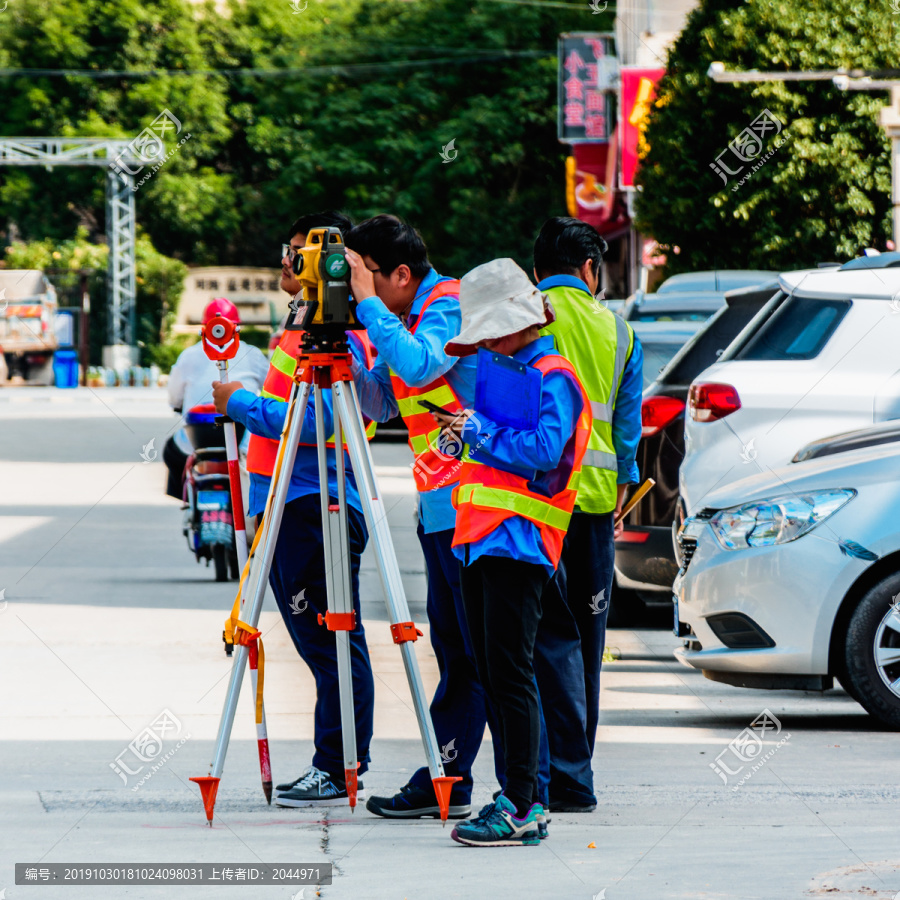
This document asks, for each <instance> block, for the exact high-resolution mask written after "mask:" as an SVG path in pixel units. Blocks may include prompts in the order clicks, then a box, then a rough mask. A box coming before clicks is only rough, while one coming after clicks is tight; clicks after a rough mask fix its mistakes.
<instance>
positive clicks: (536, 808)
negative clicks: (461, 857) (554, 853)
mask: <svg viewBox="0 0 900 900" xmlns="http://www.w3.org/2000/svg"><path fill="white" fill-rule="evenodd" d="M539 817H540V819H543V818H544V807H543V806H541V804H540V803H533V804H532V806H531V808H530V809H529V810H528V813H527V814H526V815H525V817H524V818H522V819H519V818H517V816H516V808H515V807H514V806H513V805H512V803H511V802H510V800H509V798H508V797H506V796H505V795H504V794H501V795H500V796H499V797H498V798H497V800H496V802H495V803H493V804H492V805H490V806H486V807H485V808H484V809H482V811H481V813H480V814H479V815H478V816H477V817H476V818H475V819H472V820H471V821H469V822H460V823H459V825H457V826H456V827H455V828H454V829H453V832H452V834H451V835H450V837H452V838H453V840H454V841H456V842H457V843H459V844H468V845H469V846H470V847H518V846H522V845H532V844H539V843H540V842H541V839H540V836H539V832H538V826H539V822H540V819H539Z"/></svg>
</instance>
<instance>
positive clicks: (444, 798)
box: [431, 775, 462, 825]
mask: <svg viewBox="0 0 900 900" xmlns="http://www.w3.org/2000/svg"><path fill="white" fill-rule="evenodd" d="M457 781H462V778H461V777H460V776H459V775H440V776H438V777H437V778H432V779H431V783H432V784H433V785H434V795H435V797H437V802H438V806H439V807H440V810H441V821H442V822H443V823H444V824H445V825H446V824H447V816H448V814H449V813H450V791H452V790H453V785H454V784H456V782H457Z"/></svg>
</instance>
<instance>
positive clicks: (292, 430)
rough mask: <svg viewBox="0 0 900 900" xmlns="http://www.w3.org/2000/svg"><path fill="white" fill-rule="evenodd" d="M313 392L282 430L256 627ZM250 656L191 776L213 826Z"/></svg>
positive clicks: (237, 661) (258, 576)
mask: <svg viewBox="0 0 900 900" xmlns="http://www.w3.org/2000/svg"><path fill="white" fill-rule="evenodd" d="M309 391H310V385H309V384H308V383H304V384H302V385H301V386H300V388H299V390H298V391H297V392H296V393H295V399H294V402H293V403H291V404H290V405H289V406H288V415H287V417H286V419H285V423H284V430H283V431H282V434H281V441H280V444H279V456H281V458H282V462H281V467H280V469H278V472H277V474H278V477H277V479H276V477H275V473H273V476H272V482H271V484H270V485H269V497H268V500H267V501H266V513H265V517H264V519H263V525H262V529H263V533H262V535H260V543H259V547H260V552H259V553H255V554H254V555H253V559H252V560H251V563H250V574H249V577H248V579H247V585H248V590H247V594H246V596H247V597H248V598H250V603H249V613H248V615H247V618H246V621H247V624H248V625H250V626H252V627H253V628H256V626H257V624H258V622H259V614H260V612H261V611H262V605H263V599H264V597H265V594H266V584H267V583H268V578H269V570H270V569H271V568H272V558H273V557H274V555H275V544H276V542H277V541H278V532H279V529H280V528H281V517H282V514H283V512H284V504H285V501H286V499H287V492H288V487H289V486H290V483H291V472H292V471H293V469H294V460H295V459H296V457H297V444H298V443H299V441H300V431H301V429H302V427H303V419H304V416H305V415H306V406H307V403H308V401H309ZM292 393H294V392H292ZM248 656H249V648H248V647H247V645H246V644H239V645H238V646H236V647H235V652H234V661H233V663H232V666H231V677H230V679H229V682H228V690H227V692H226V694H225V705H224V707H223V709H222V718H221V719H220V721H219V732H218V735H217V736H216V753H215V757H214V758H213V762H212V766H211V769H210V774H209V775H208V776H206V777H205V778H202V779H201V778H195V779H191V780H193V781H196V782H197V783H198V784H199V785H200V790H201V793H202V794H203V798H204V805H205V806H206V817H207V820H208V822H209V824H210V825H212V812H213V806H214V804H215V797H216V791H217V790H218V783H219V779H220V778H221V776H222V770H223V769H224V767H225V754H226V753H227V752H228V741H229V740H230V738H231V729H232V727H233V726H234V714H235V711H236V709H237V702H238V697H239V696H240V692H241V681H242V680H243V677H244V670H245V669H246V667H247V659H248Z"/></svg>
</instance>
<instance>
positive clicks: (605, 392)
mask: <svg viewBox="0 0 900 900" xmlns="http://www.w3.org/2000/svg"><path fill="white" fill-rule="evenodd" d="M605 251H606V241H604V240H603V238H602V237H601V236H600V235H599V234H598V233H597V231H596V230H595V229H594V228H592V227H591V226H590V225H588V224H587V223H586V222H582V221H580V220H578V219H571V218H554V219H549V220H548V221H547V222H545V223H544V226H543V228H541V231H540V234H539V235H538V237H537V240H536V241H535V244H534V273H535V277H536V278H537V279H538V289H539V290H541V291H542V292H543V293H544V294H546V296H547V297H548V298H549V299H550V303H551V304H552V305H553V309H554V311H555V313H556V321H555V322H554V323H553V324H552V325H550V326H548V327H547V328H545V329H544V331H542V332H541V333H542V334H552V335H553V338H554V340H555V342H556V349H557V350H558V351H559V352H560V353H561V354H562V355H563V356H565V357H566V358H567V359H568V360H569V361H570V362H571V363H572V365H574V367H575V371H576V372H577V373H578V377H579V379H580V380H581V383H582V384H583V385H584V388H585V390H586V391H587V394H588V396H589V398H590V400H591V412H592V414H593V426H592V430H591V438H590V442H589V443H588V450H587V453H586V454H585V457H584V462H583V463H582V470H581V480H580V482H579V486H578V496H577V498H576V501H575V512H574V514H573V515H572V520H571V523H570V525H569V530H568V532H567V534H566V539H565V543H564V545H563V552H562V559H561V561H560V565H559V569H558V571H557V575H556V578H554V579H553V581H551V582H550V584H549V585H548V587H547V588H546V589H545V591H544V593H543V595H542V598H541V603H542V606H543V609H544V615H543V617H542V619H541V626H540V629H539V631H538V637H537V642H536V645H535V672H536V673H537V681H538V688H539V690H540V694H541V706H542V710H543V715H544V721H545V725H546V733H547V740H548V743H549V750H550V771H549V778H550V810H551V811H556V812H591V811H592V810H593V809H594V808H595V807H596V805H597V798H596V795H595V794H594V789H593V773H592V771H591V759H592V757H593V754H594V739H595V737H596V734H597V721H598V717H599V707H600V666H601V662H602V658H603V646H604V642H605V638H606V617H607V613H608V610H609V600H610V593H611V591H612V581H613V563H614V559H615V543H614V542H615V536H616V535H618V534H620V533H621V530H622V526H621V525H620V526H618V527H615V526H614V525H613V518H614V515H615V513H616V512H617V511H619V510H621V508H622V503H623V500H624V497H625V490H626V487H627V486H628V484H631V483H634V482H636V481H637V480H638V467H637V463H636V461H635V454H636V452H637V445H638V441H639V440H640V437H641V392H642V387H643V379H642V373H641V369H642V367H643V354H642V352H641V345H640V341H638V339H637V337H635V335H634V332H633V331H632V330H631V327H630V326H629V325H628V323H627V322H625V321H624V320H623V319H622V318H620V317H619V316H617V315H615V314H613V313H612V312H610V311H609V310H608V309H607V308H606V307H605V306H604V305H603V304H602V303H600V302H599V301H597V300H595V299H594V295H595V294H596V292H597V289H598V287H599V283H600V262H601V260H602V257H603V253H604V252H605Z"/></svg>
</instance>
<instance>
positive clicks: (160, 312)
mask: <svg viewBox="0 0 900 900" xmlns="http://www.w3.org/2000/svg"><path fill="white" fill-rule="evenodd" d="M135 255H136V257H137V272H138V274H137V308H136V311H135V320H136V321H135V332H136V340H137V342H138V345H139V346H140V347H142V348H145V352H143V354H142V355H143V356H144V358H145V359H144V361H155V359H154V352H155V351H154V350H153V349H151V348H153V347H155V345H157V344H162V343H164V342H165V341H166V340H167V339H168V337H169V330H170V328H171V326H172V324H173V323H174V321H175V314H176V313H177V311H178V301H179V300H180V299H181V294H182V291H183V289H184V278H185V275H187V266H186V265H185V264H184V263H183V262H181V261H180V260H177V259H171V258H170V257H167V256H164V255H163V254H162V253H160V252H159V251H158V250H157V249H156V248H155V247H154V246H153V243H152V242H151V240H150V238H149V237H147V235H145V234H140V235H139V236H138V240H137V248H136V254H135ZM5 256H6V258H5V264H6V267H7V268H9V269H42V270H44V271H47V272H48V274H49V277H50V280H51V281H52V282H53V283H54V285H55V286H56V287H57V290H61V291H62V292H65V289H66V288H67V287H69V286H71V287H72V288H73V289H74V288H75V287H76V285H77V283H78V282H77V279H75V278H74V277H70V278H67V277H66V276H67V274H69V273H71V275H72V276H76V275H77V274H78V273H80V272H86V273H88V274H89V275H91V276H92V277H91V279H90V282H89V287H90V288H91V292H92V295H93V296H92V297H91V319H90V326H91V327H90V343H91V359H92V361H93V360H97V361H99V356H100V348H101V347H102V346H103V344H105V343H106V342H107V337H106V306H105V299H106V292H105V284H104V279H105V276H106V265H107V260H108V251H107V248H106V246H104V245H99V244H95V243H93V242H91V241H90V240H89V236H88V232H87V229H85V228H79V229H78V232H77V234H76V236H75V237H74V238H71V239H69V240H65V241H54V240H53V239H52V238H45V239H43V240H39V241H30V242H27V243H26V242H24V241H14V242H13V243H12V244H10V245H9V246H8V247H7V248H6V254H5ZM97 294H99V295H100V296H97Z"/></svg>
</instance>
